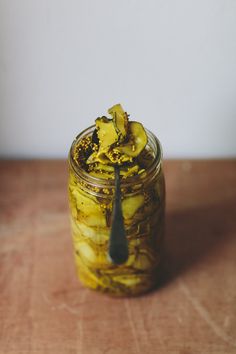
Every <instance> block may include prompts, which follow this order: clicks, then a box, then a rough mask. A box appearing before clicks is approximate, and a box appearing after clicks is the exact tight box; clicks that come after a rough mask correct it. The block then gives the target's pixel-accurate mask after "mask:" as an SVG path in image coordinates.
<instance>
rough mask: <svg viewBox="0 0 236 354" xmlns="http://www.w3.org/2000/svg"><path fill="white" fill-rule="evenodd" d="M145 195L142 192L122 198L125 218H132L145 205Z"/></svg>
mask: <svg viewBox="0 0 236 354" xmlns="http://www.w3.org/2000/svg"><path fill="white" fill-rule="evenodd" d="M143 203H144V196H143V195H141V194H138V195H134V196H132V197H127V198H125V199H124V200H122V211H123V216H124V218H125V219H130V218H132V217H133V215H134V214H135V213H136V211H137V210H138V209H139V208H140V207H141V206H142V205H143Z"/></svg>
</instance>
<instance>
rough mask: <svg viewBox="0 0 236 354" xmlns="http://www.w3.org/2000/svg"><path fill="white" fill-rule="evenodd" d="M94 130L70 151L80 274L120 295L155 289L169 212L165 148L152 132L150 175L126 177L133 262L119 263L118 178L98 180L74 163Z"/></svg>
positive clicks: (123, 185) (73, 221)
mask: <svg viewBox="0 0 236 354" xmlns="http://www.w3.org/2000/svg"><path fill="white" fill-rule="evenodd" d="M94 128H95V127H94V126H92V127H90V128H88V129H86V130H84V131H83V132H82V133H81V134H79V135H78V136H77V137H76V139H75V140H74V142H73V143H72V146H71V149H70V153H69V204H70V210H71V225H72V237H73V245H74V253H75V261H76V267H77V272H78V276H79V278H80V280H81V282H82V283H83V284H84V285H85V286H86V287H89V288H91V289H95V290H99V291H102V292H105V293H108V294H111V295H117V296H133V295H138V294H141V293H144V292H146V291H148V290H150V289H151V288H153V287H154V286H155V284H156V281H157V274H158V270H159V267H160V260H161V251H162V243H163V236H164V212H165V181H164V175H163V169H162V151H161V145H160V142H159V141H158V139H157V138H156V137H155V135H154V134H152V133H151V132H150V131H148V130H147V129H146V133H147V136H148V143H147V147H146V149H147V150H148V151H149V155H150V153H151V154H152V161H151V163H150V165H149V166H148V168H147V169H146V172H144V173H141V174H138V175H135V176H132V177H127V178H125V179H123V178H122V179H121V191H122V211H123V217H124V223H125V230H126V235H127V239H128V247H129V258H128V260H127V261H126V263H124V264H121V265H115V264H113V263H112V262H111V260H110V258H109V257H108V242H109V235H110V229H111V214H112V202H113V197H114V190H115V184H114V179H104V178H97V177H93V176H91V175H90V174H89V173H87V172H86V171H85V170H83V169H82V168H80V167H78V165H77V164H76V163H75V161H74V159H73V156H74V149H75V146H76V144H77V143H78V141H80V139H82V138H84V137H88V136H91V135H92V133H93V130H94Z"/></svg>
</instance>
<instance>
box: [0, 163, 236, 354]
mask: <svg viewBox="0 0 236 354" xmlns="http://www.w3.org/2000/svg"><path fill="white" fill-rule="evenodd" d="M165 173H166V182H167V216H166V224H167V230H166V262H165V267H164V269H163V276H162V279H161V281H160V286H159V288H158V289H157V290H156V291H154V292H152V293H149V294H147V295H145V296H142V297H138V298H130V299H112V298H109V297H107V296H105V295H101V294H97V293H95V292H93V291H90V290H87V289H85V288H83V287H82V286H81V285H80V284H79V282H78V280H77V279H76V275H75V266H74V259H73V256H72V244H71V238H70V227H69V220H68V206H67V191H66V189H67V186H66V183H67V165H66V162H65V161H50V160H49V161H24V162H22V161H18V162H17V161H2V162H1V163H0V189H1V191H0V193H1V194H0V195H1V197H0V232H1V234H0V353H1V354H28V353H32V354H34V353H35V354H36V353H37V354H39V353H43V354H49V353H50V354H54V353H55V354H62V353H63V354H69V353H70V354H75V353H79V354H80V353H82V354H118V353H120V354H126V353H127V354H135V353H137V354H138V353H139V354H140V353H147V354H152V353H158V354H169V353H171V354H172V353H179V354H190V353H194V354H195V353H201V354H203V353H206V354H209V353H214V354H219V353H222V354H231V353H236V275H235V274H236V162H235V161H233V160H227V161H217V160H215V161H166V162H165Z"/></svg>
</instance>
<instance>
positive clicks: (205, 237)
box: [159, 200, 236, 287]
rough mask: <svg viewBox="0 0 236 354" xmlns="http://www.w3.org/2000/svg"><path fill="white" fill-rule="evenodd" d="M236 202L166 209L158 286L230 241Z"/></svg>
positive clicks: (235, 223)
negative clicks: (162, 253)
mask: <svg viewBox="0 0 236 354" xmlns="http://www.w3.org/2000/svg"><path fill="white" fill-rule="evenodd" d="M235 210H236V205H235V201H234V200H227V201H226V202H222V203H220V204H217V205H210V206H203V207H202V208H198V209H189V210H183V211H180V212H175V213H174V212H173V213H169V214H168V213H167V215H166V238H165V254H164V257H163V258H164V262H163V266H162V270H161V279H160V280H159V287H163V286H165V285H166V284H167V283H169V282H170V281H172V280H173V279H174V278H176V277H177V276H178V275H180V274H182V273H183V272H186V271H188V269H190V268H191V267H193V266H194V265H195V264H196V263H197V262H201V261H203V260H204V259H205V257H207V256H209V255H210V253H211V252H212V251H214V250H216V248H219V247H222V245H223V244H225V243H227V242H230V240H231V239H232V238H233V236H234V234H233V230H235V226H236V215H235Z"/></svg>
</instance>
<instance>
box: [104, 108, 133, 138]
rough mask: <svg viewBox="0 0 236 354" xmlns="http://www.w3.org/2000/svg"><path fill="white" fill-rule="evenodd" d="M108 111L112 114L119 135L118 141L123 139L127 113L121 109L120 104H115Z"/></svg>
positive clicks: (125, 133) (125, 131)
mask: <svg viewBox="0 0 236 354" xmlns="http://www.w3.org/2000/svg"><path fill="white" fill-rule="evenodd" d="M108 113H109V114H110V115H111V116H112V118H113V122H114V125H115V128H116V131H117V133H118V135H119V141H120V142H121V141H123V140H124V139H125V138H126V135H127V131H128V115H127V113H126V112H125V111H124V110H123V108H122V106H121V105H120V104H116V105H114V106H113V107H111V108H110V109H109V110H108Z"/></svg>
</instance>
